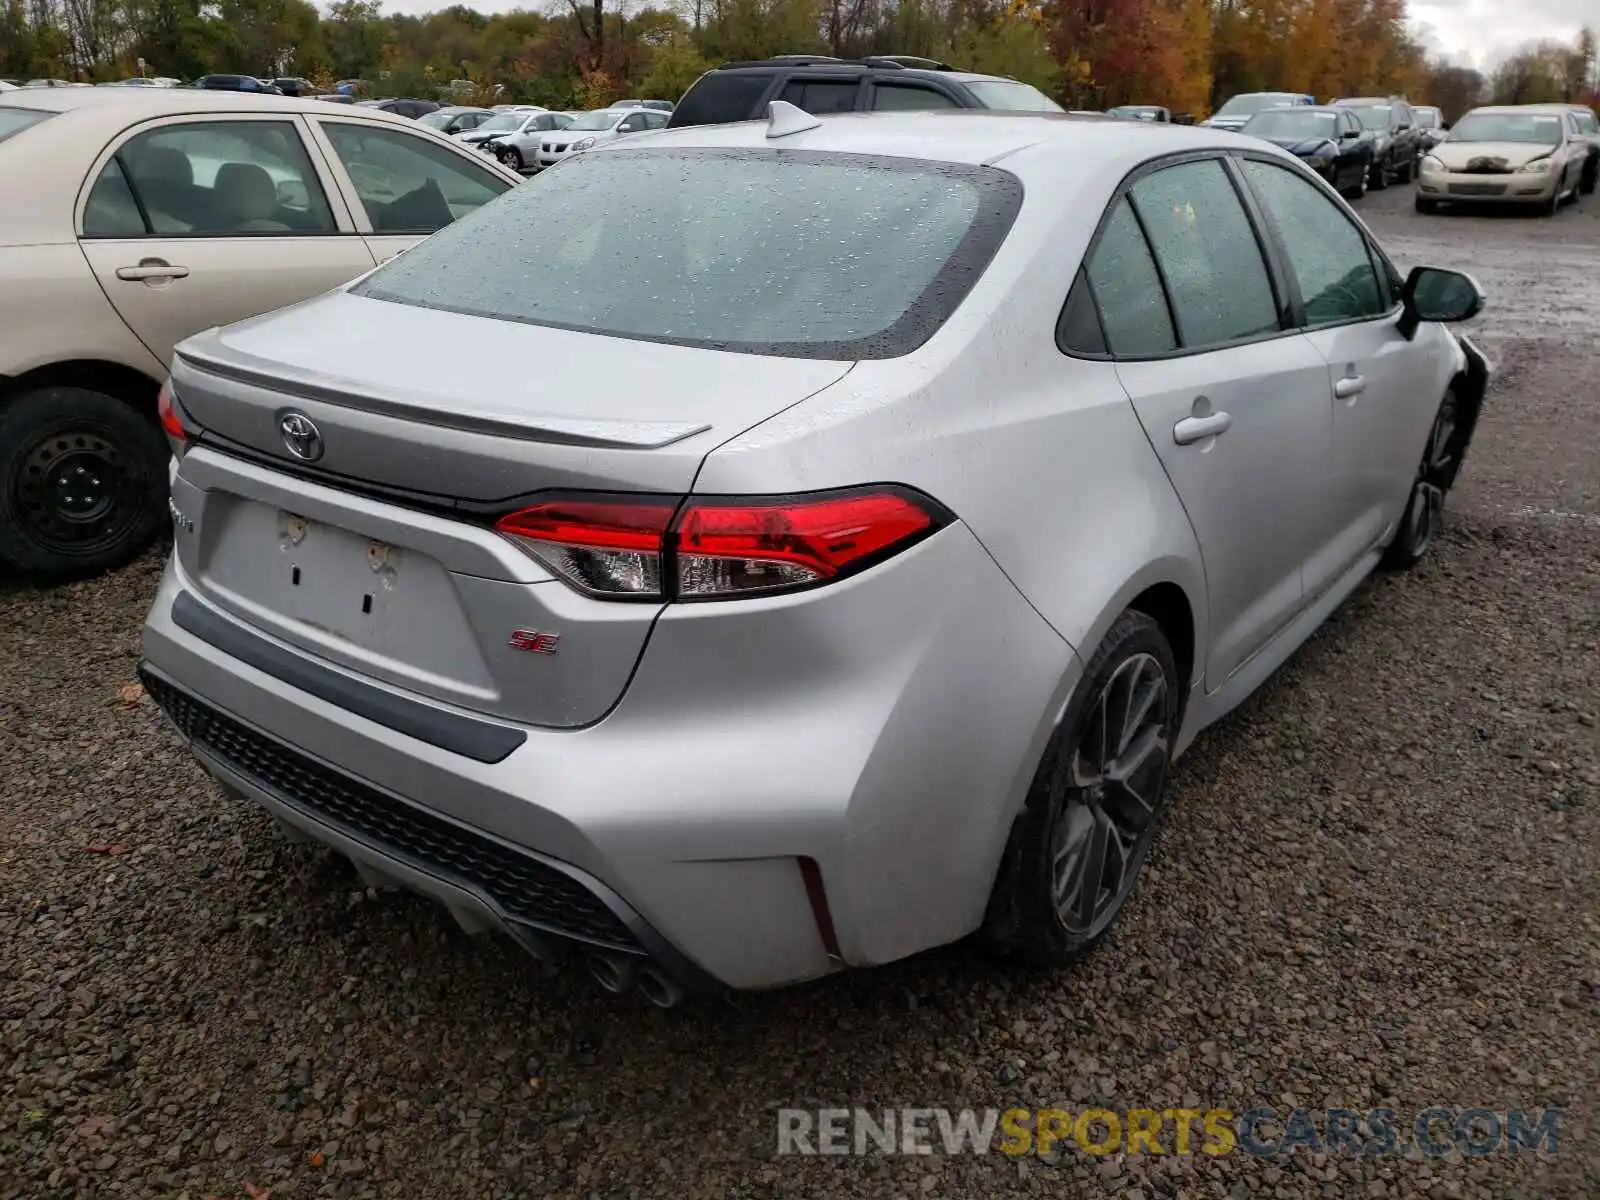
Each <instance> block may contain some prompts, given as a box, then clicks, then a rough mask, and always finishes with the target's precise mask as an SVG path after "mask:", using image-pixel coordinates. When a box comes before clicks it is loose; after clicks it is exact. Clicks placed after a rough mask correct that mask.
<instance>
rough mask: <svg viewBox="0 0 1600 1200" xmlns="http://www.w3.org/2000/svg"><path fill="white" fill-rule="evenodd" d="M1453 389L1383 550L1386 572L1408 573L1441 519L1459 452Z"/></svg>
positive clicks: (1435, 533) (1441, 406) (1428, 546)
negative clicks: (1404, 506) (1393, 531)
mask: <svg viewBox="0 0 1600 1200" xmlns="http://www.w3.org/2000/svg"><path fill="white" fill-rule="evenodd" d="M1456 415H1457V405H1456V393H1455V389H1454V388H1450V389H1448V390H1446V392H1445V394H1444V399H1442V400H1440V401H1439V411H1438V412H1436V413H1435V414H1434V418H1433V424H1432V425H1431V426H1430V427H1429V428H1428V441H1427V444H1426V445H1425V446H1424V447H1423V449H1422V458H1421V460H1420V461H1419V464H1418V467H1417V476H1416V478H1415V479H1414V480H1413V481H1412V483H1411V495H1410V496H1409V497H1407V499H1406V508H1405V511H1404V512H1403V513H1401V514H1400V525H1399V528H1397V529H1396V530H1395V534H1394V538H1393V539H1392V540H1391V541H1390V542H1389V545H1388V546H1387V547H1385V549H1384V552H1383V561H1382V563H1381V565H1382V566H1383V567H1384V569H1385V570H1389V571H1409V570H1410V569H1411V568H1412V567H1414V566H1416V565H1417V564H1418V563H1419V562H1421V561H1422V560H1423V558H1424V557H1426V555H1427V553H1428V551H1429V550H1430V549H1431V548H1432V546H1433V543H1434V539H1435V538H1436V537H1437V536H1438V533H1439V529H1440V527H1441V524H1442V521H1443V518H1444V498H1445V495H1446V493H1447V492H1448V491H1449V490H1450V485H1451V484H1452V483H1453V482H1454V481H1455V474H1456V463H1457V459H1458V458H1459V456H1460V453H1461V446H1460V444H1459V429H1458V423H1457V420H1456Z"/></svg>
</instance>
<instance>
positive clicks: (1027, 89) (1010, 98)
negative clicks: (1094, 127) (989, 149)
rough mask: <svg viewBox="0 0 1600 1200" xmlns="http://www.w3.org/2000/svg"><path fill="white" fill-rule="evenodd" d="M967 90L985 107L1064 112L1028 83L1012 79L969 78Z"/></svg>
mask: <svg viewBox="0 0 1600 1200" xmlns="http://www.w3.org/2000/svg"><path fill="white" fill-rule="evenodd" d="M967 91H969V92H971V93H972V94H973V95H974V96H976V97H977V98H978V103H979V104H981V105H983V106H984V107H985V108H998V109H1004V110H1005V111H1007V112H1065V111H1066V110H1065V109H1063V108H1062V107H1061V105H1059V104H1057V103H1056V102H1055V101H1054V100H1052V99H1050V97H1049V96H1046V95H1045V94H1044V93H1043V92H1041V91H1040V90H1039V89H1038V88H1036V87H1034V86H1033V85H1032V84H1028V83H1018V82H1016V81H1015V80H1012V79H969V80H967Z"/></svg>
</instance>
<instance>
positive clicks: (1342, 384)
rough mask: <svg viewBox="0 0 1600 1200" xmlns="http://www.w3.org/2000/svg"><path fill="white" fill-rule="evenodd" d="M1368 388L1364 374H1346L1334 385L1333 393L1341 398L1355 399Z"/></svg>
mask: <svg viewBox="0 0 1600 1200" xmlns="http://www.w3.org/2000/svg"><path fill="white" fill-rule="evenodd" d="M1366 390H1367V381H1366V378H1365V376H1362V375H1346V376H1345V377H1344V378H1343V379H1340V380H1338V381H1337V382H1336V383H1334V385H1333V394H1334V395H1335V396H1337V397H1339V399H1341V400H1353V399H1354V398H1355V397H1357V396H1359V395H1361V393H1362V392H1364V391H1366Z"/></svg>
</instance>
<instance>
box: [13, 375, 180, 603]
mask: <svg viewBox="0 0 1600 1200" xmlns="http://www.w3.org/2000/svg"><path fill="white" fill-rule="evenodd" d="M170 458H171V451H170V449H169V448H168V446H167V442H166V438H165V437H164V435H163V434H162V433H161V430H160V429H159V428H158V427H157V426H156V424H155V422H154V421H152V420H150V419H148V418H147V417H145V416H143V415H142V414H140V413H139V412H137V411H136V410H135V409H133V408H132V407H130V406H129V405H127V404H125V403H123V402H122V401H121V400H118V399H116V398H115V397H112V396H108V395H106V394H105V393H103V392H95V391H90V390H89V389H87V388H75V387H55V388H44V389H41V390H40V391H35V392H27V393H25V394H23V395H20V396H17V397H14V398H13V399H11V400H9V401H4V402H0V564H4V565H6V566H9V567H12V568H14V569H16V570H19V571H22V572H25V573H27V574H30V575H38V576H44V577H48V578H80V577H83V576H88V575H97V574H100V573H101V572H103V571H109V570H110V569H111V568H113V567H117V566H121V565H122V564H123V563H125V562H127V561H128V560H129V559H131V558H133V557H134V556H135V555H136V554H138V553H139V552H140V551H141V550H143V549H144V548H145V547H146V546H148V545H149V544H150V543H151V542H152V541H153V540H154V539H155V537H156V535H157V534H158V533H160V532H161V529H162V527H163V525H164V524H165V522H166V519H167V463H168V461H169V459H170Z"/></svg>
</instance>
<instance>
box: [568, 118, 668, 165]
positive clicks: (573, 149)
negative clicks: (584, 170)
mask: <svg viewBox="0 0 1600 1200" xmlns="http://www.w3.org/2000/svg"><path fill="white" fill-rule="evenodd" d="M670 117H671V114H670V113H664V112H661V111H659V110H657V109H653V108H642V107H635V108H601V109H596V110H595V111H594V112H587V113H582V114H580V115H579V116H577V117H575V118H573V120H572V121H571V123H570V124H568V125H567V127H566V128H565V129H556V130H552V131H551V132H550V133H549V134H547V135H545V136H543V137H541V138H540V139H539V160H538V167H539V169H540V170H543V169H544V168H545V167H553V166H555V165H556V164H557V163H558V162H560V161H561V160H562V159H564V158H566V157H567V156H569V155H572V154H577V153H579V152H580V151H583V150H590V149H593V148H594V147H595V146H603V145H605V144H606V143H607V142H614V141H616V140H617V139H618V138H620V137H626V136H627V135H628V134H630V133H645V132H647V131H649V130H652V129H663V128H665V127H666V124H667V121H668V119H669V118H670Z"/></svg>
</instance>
